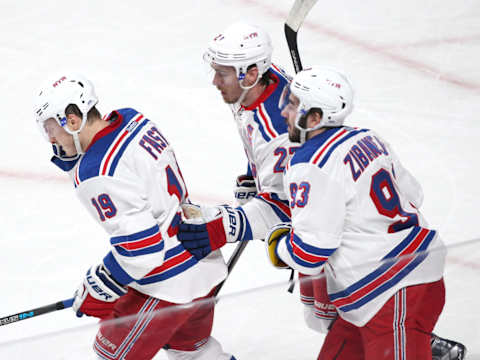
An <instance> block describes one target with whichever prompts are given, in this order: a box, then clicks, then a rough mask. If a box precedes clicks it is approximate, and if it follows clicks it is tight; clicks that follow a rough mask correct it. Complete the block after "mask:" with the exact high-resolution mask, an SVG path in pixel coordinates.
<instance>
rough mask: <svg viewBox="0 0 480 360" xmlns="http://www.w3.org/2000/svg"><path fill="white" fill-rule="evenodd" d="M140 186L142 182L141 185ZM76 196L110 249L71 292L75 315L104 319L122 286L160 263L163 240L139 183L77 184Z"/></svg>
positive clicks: (100, 180) (109, 180)
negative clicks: (103, 232) (100, 228)
mask: <svg viewBox="0 0 480 360" xmlns="http://www.w3.org/2000/svg"><path fill="white" fill-rule="evenodd" d="M139 183H140V182H139ZM78 191H79V197H80V199H81V200H82V203H83V204H84V205H85V206H86V207H87V209H88V210H89V212H90V214H91V215H92V216H93V217H94V218H95V219H96V220H97V221H98V222H99V223H100V224H101V225H102V227H103V228H104V229H105V230H106V231H107V233H108V234H109V237H110V239H109V240H110V244H111V249H110V251H109V252H108V254H107V255H106V256H105V258H104V259H103V261H102V262H100V263H99V264H97V265H94V266H92V267H91V268H90V269H89V270H88V271H87V273H86V275H85V277H84V280H83V282H82V284H81V285H80V287H79V289H78V290H77V292H76V294H75V299H74V304H73V309H74V310H75V311H77V313H79V314H80V313H84V314H87V315H90V316H96V317H100V318H103V317H105V316H107V315H108V314H110V312H111V309H112V308H113V305H114V303H115V301H116V300H118V299H119V297H120V296H122V295H123V294H125V293H126V287H127V286H128V285H129V284H130V283H131V282H133V281H135V280H139V279H141V278H142V277H143V276H145V275H146V274H147V273H148V272H150V271H151V270H152V269H153V268H155V267H157V266H160V265H161V264H162V263H163V260H164V241H163V238H162V234H161V231H160V227H159V225H158V223H157V222H156V220H155V219H154V218H153V216H152V214H151V211H150V208H151V206H150V205H149V203H148V202H147V201H146V200H145V199H143V198H142V197H140V196H139V195H138V194H141V193H142V191H141V189H140V188H139V185H138V184H135V183H133V182H131V183H128V184H127V183H126V182H125V181H120V180H118V179H116V178H114V177H97V178H93V179H89V180H88V181H86V182H85V183H81V184H80V186H79V188H78Z"/></svg>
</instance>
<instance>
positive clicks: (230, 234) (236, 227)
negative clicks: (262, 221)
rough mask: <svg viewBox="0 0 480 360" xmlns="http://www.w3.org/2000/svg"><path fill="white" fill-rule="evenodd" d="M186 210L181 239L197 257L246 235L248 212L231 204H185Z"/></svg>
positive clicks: (178, 236)
mask: <svg viewBox="0 0 480 360" xmlns="http://www.w3.org/2000/svg"><path fill="white" fill-rule="evenodd" d="M182 209H183V212H184V214H185V216H186V217H187V219H185V220H184V222H183V223H181V224H180V225H179V226H178V234H177V238H178V239H179V240H180V241H181V242H182V245H183V246H184V247H185V249H187V250H188V251H189V252H190V253H191V254H192V255H193V256H194V257H195V258H196V259H197V260H201V259H203V258H204V257H205V256H207V255H208V254H210V253H211V252H212V251H215V250H217V249H219V248H221V247H222V246H223V245H225V244H226V243H227V242H229V243H233V242H236V241H240V240H242V238H243V236H244V234H245V223H246V220H245V215H243V213H242V212H241V211H239V210H237V209H233V208H232V207H230V206H227V205H222V206H213V207H206V206H198V205H192V204H183V205H182Z"/></svg>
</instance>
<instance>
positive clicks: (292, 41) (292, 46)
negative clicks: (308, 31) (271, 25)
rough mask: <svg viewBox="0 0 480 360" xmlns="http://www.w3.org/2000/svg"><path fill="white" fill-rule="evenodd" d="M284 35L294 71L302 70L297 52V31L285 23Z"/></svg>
mask: <svg viewBox="0 0 480 360" xmlns="http://www.w3.org/2000/svg"><path fill="white" fill-rule="evenodd" d="M285 37H286V39H287V45H288V49H289V50H290V56H291V57H292V63H293V67H294V69H295V73H298V72H299V71H302V69H303V66H302V61H301V60H300V53H299V52H298V45H297V32H296V31H295V30H293V29H292V28H291V27H290V26H288V24H285Z"/></svg>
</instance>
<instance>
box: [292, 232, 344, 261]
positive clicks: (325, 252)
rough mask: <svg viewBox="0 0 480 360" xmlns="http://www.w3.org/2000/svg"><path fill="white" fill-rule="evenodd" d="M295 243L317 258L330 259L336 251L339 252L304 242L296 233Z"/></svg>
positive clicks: (294, 236) (294, 235)
mask: <svg viewBox="0 0 480 360" xmlns="http://www.w3.org/2000/svg"><path fill="white" fill-rule="evenodd" d="M293 242H294V243H295V245H297V246H298V247H299V248H301V249H302V250H303V251H305V252H308V253H310V254H313V255H317V256H325V257H329V256H330V255H332V254H333V253H334V252H335V250H337V248H334V249H327V248H319V247H316V246H313V245H310V244H307V243H305V242H303V240H302V239H301V238H300V237H299V236H298V235H297V234H295V233H293Z"/></svg>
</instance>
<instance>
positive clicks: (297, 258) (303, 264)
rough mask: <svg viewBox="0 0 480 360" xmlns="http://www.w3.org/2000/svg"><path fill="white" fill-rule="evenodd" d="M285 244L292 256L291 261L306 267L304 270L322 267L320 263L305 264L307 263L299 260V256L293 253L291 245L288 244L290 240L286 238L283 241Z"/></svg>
mask: <svg viewBox="0 0 480 360" xmlns="http://www.w3.org/2000/svg"><path fill="white" fill-rule="evenodd" d="M285 244H286V245H287V250H288V252H289V253H290V255H291V256H292V259H293V261H295V262H296V263H297V264H298V265H300V266H303V267H306V268H316V267H319V266H320V265H322V263H316V262H315V263H311V262H307V261H305V260H303V259H302V258H300V257H299V256H297V255H296V254H295V253H294V252H293V247H292V244H291V243H290V240H289V239H288V238H287V239H285Z"/></svg>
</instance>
